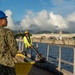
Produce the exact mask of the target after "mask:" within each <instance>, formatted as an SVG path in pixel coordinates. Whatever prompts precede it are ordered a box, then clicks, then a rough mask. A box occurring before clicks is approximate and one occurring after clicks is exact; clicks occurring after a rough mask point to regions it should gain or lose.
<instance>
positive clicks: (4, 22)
mask: <svg viewBox="0 0 75 75" xmlns="http://www.w3.org/2000/svg"><path fill="white" fill-rule="evenodd" d="M0 26H2V27H5V26H7V18H2V19H0Z"/></svg>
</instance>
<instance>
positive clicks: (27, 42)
mask: <svg viewBox="0 0 75 75" xmlns="http://www.w3.org/2000/svg"><path fill="white" fill-rule="evenodd" d="M23 40H24V47H25V56H27V53H28V49H29V48H31V47H32V38H31V35H30V33H29V32H28V30H26V31H25V36H24V37H23Z"/></svg>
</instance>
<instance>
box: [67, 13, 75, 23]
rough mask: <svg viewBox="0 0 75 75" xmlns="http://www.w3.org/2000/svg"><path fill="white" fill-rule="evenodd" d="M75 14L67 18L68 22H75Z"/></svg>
mask: <svg viewBox="0 0 75 75" xmlns="http://www.w3.org/2000/svg"><path fill="white" fill-rule="evenodd" d="M74 16H75V12H73V13H71V14H70V15H69V16H68V17H67V20H68V21H72V22H75V17H74Z"/></svg>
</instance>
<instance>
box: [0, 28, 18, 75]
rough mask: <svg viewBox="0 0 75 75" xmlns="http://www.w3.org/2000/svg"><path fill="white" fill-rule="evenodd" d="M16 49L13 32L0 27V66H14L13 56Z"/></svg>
mask: <svg viewBox="0 0 75 75" xmlns="http://www.w3.org/2000/svg"><path fill="white" fill-rule="evenodd" d="M17 50H18V49H17V44H16V40H15V38H14V34H13V32H12V31H11V30H10V29H6V28H2V27H0V64H1V65H0V66H2V65H4V66H7V67H11V68H12V67H14V66H15V63H14V61H13V57H15V55H16V53H17ZM0 71H1V70H0ZM0 75H1V74H0ZM2 75H6V74H2ZM9 75H14V74H9Z"/></svg>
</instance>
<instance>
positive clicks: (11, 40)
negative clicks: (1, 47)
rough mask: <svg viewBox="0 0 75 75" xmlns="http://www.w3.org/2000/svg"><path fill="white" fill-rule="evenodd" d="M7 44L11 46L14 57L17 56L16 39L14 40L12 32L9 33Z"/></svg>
mask: <svg viewBox="0 0 75 75" xmlns="http://www.w3.org/2000/svg"><path fill="white" fill-rule="evenodd" d="M7 44H8V46H9V50H10V52H11V54H12V56H15V55H16V53H17V50H18V48H17V43H16V39H15V38H14V33H13V32H12V31H11V30H8V31H7Z"/></svg>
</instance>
